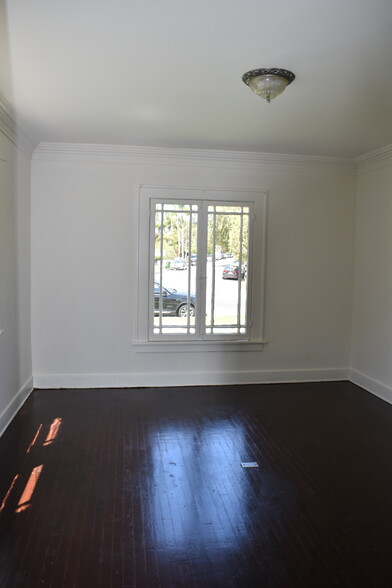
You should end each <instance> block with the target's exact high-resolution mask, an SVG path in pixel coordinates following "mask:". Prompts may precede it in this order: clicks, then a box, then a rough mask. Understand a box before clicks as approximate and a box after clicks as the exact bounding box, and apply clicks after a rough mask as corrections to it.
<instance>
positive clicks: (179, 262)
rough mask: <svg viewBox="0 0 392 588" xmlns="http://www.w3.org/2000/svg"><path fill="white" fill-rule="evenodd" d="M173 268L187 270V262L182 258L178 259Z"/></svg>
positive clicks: (172, 265) (173, 263)
mask: <svg viewBox="0 0 392 588" xmlns="http://www.w3.org/2000/svg"><path fill="white" fill-rule="evenodd" d="M171 268H172V269H174V270H184V269H186V268H187V265H186V261H185V260H184V259H183V258H182V257H176V258H175V259H174V260H173V262H172V264H171Z"/></svg>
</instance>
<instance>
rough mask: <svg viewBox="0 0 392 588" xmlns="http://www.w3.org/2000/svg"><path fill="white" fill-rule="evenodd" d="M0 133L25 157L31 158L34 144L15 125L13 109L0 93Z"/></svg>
mask: <svg viewBox="0 0 392 588" xmlns="http://www.w3.org/2000/svg"><path fill="white" fill-rule="evenodd" d="M0 131H1V132H2V133H4V135H5V136H6V137H8V139H9V140H10V141H11V142H12V143H13V144H14V145H16V147H18V148H19V149H20V150H21V151H22V152H23V153H24V154H25V155H27V157H29V158H31V157H32V155H33V151H34V148H35V144H34V143H33V142H32V141H31V140H30V139H29V138H28V137H27V136H26V135H25V134H24V132H23V131H22V129H20V127H18V125H17V123H16V114H15V110H14V109H13V107H12V106H11V105H10V103H9V102H8V101H7V100H6V99H5V97H4V96H3V95H2V94H1V93H0Z"/></svg>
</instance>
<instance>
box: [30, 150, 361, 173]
mask: <svg viewBox="0 0 392 588" xmlns="http://www.w3.org/2000/svg"><path fill="white" fill-rule="evenodd" d="M33 159H34V160H35V161H78V162H93V163H94V162H96V163H109V164H110V163H112V164H126V165H132V164H140V163H143V162H144V163H151V162H153V163H154V164H155V165H178V164H181V165H188V166H192V165H194V166H198V167H200V166H204V167H229V168H233V167H239V168H246V169H258V170H259V169H270V170H277V169H279V171H280V172H282V171H288V172H293V171H296V172H299V173H326V174H340V175H348V176H354V175H355V164H354V162H353V160H352V159H341V158H337V157H336V158H335V157H317V156H311V155H290V154H279V153H257V152H253V151H219V150H214V149H172V148H166V147H138V146H131V145H106V144H102V145H101V144H88V143H40V144H39V145H38V146H37V147H36V148H35V150H34V153H33Z"/></svg>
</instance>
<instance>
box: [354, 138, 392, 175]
mask: <svg viewBox="0 0 392 588" xmlns="http://www.w3.org/2000/svg"><path fill="white" fill-rule="evenodd" d="M355 165H356V168H357V174H358V175H363V174H368V173H371V172H373V171H377V170H379V169H382V168H384V167H391V166H392V145H387V146H386V147H381V149H375V150H374V151H369V153H365V154H364V155H360V156H359V157H357V158H356V159H355Z"/></svg>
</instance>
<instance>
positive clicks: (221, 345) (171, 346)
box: [133, 341, 266, 353]
mask: <svg viewBox="0 0 392 588" xmlns="http://www.w3.org/2000/svg"><path fill="white" fill-rule="evenodd" d="M265 343H266V342H265V341H176V342H174V341H135V342H134V343H133V347H134V349H135V351H136V353H195V352H196V353H197V352H201V353H203V352H208V353H210V352H212V351H217V352H233V351H234V352H238V351H263V347H264V344H265Z"/></svg>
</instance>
